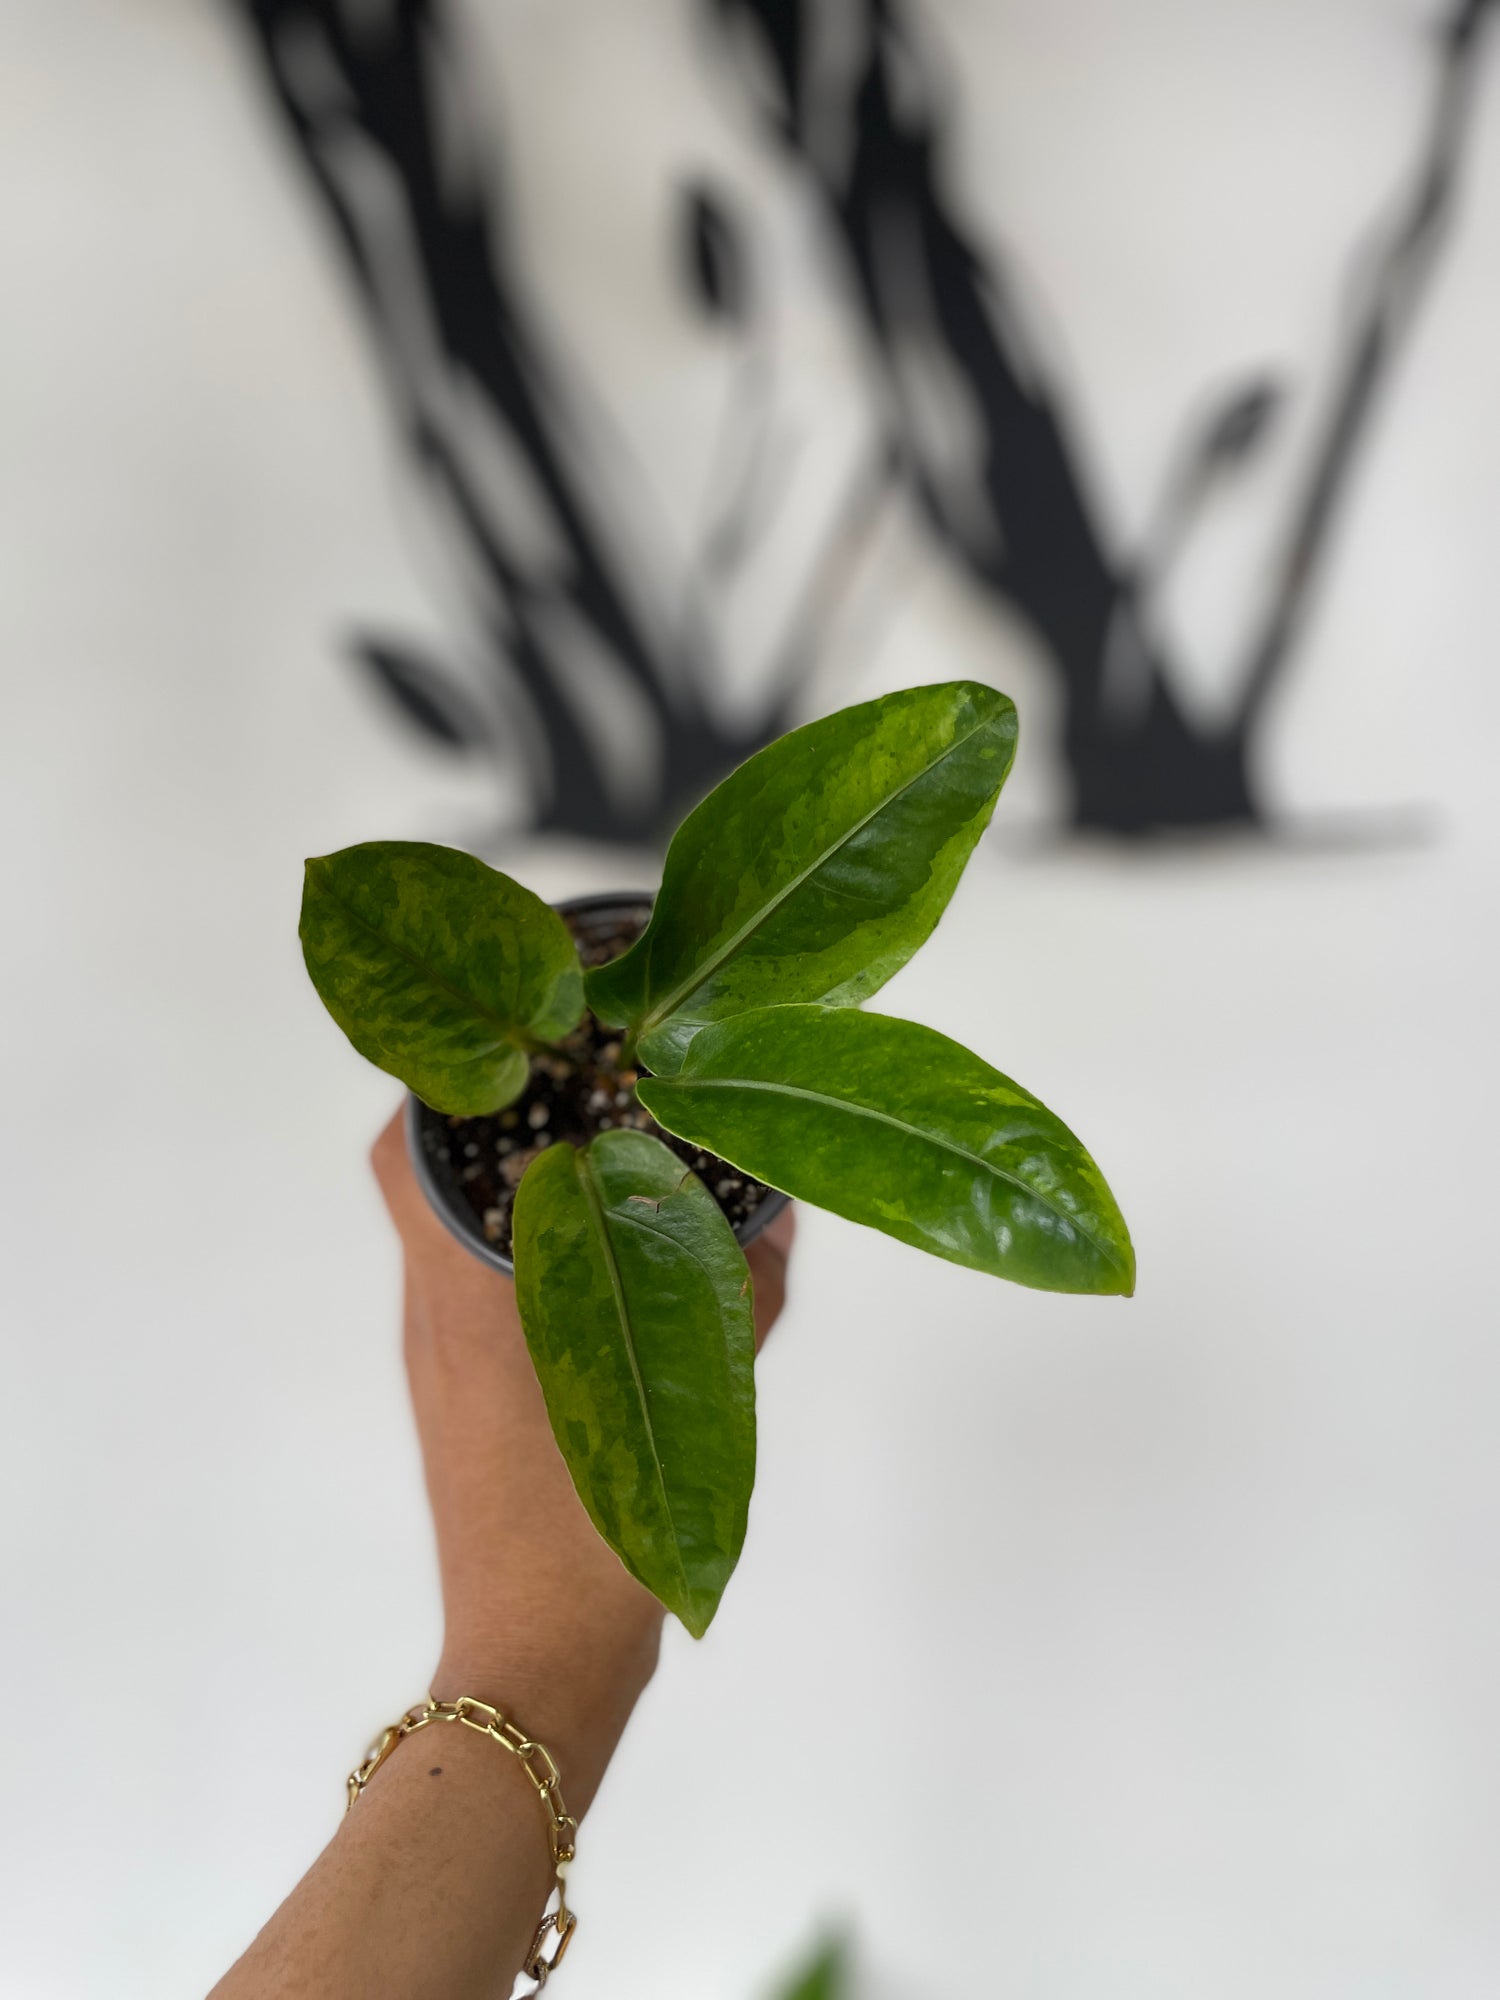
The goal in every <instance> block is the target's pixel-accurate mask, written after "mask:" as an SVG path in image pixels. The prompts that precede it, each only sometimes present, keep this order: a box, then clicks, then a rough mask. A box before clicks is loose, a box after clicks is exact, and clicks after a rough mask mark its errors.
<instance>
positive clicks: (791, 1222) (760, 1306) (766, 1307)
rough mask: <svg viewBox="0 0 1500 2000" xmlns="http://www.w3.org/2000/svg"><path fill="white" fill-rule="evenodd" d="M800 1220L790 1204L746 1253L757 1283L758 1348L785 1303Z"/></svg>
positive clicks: (756, 1322) (756, 1327)
mask: <svg viewBox="0 0 1500 2000" xmlns="http://www.w3.org/2000/svg"><path fill="white" fill-rule="evenodd" d="M796 1229H797V1220H796V1216H795V1214H794V1212H793V1210H792V1209H791V1208H790V1206H788V1207H786V1208H784V1209H783V1210H782V1211H781V1213H780V1214H779V1215H778V1216H777V1217H776V1219H775V1220H774V1221H773V1222H772V1223H770V1224H769V1225H768V1226H767V1228H766V1231H765V1233H764V1235H761V1236H758V1237H757V1238H756V1239H755V1241H754V1242H753V1243H752V1244H751V1245H750V1247H749V1249H748V1250H747V1251H746V1252H745V1261H746V1263H747V1264H748V1265H749V1266H750V1276H751V1279H752V1281H753V1283H754V1286H755V1345H756V1349H757V1351H758V1350H759V1349H760V1347H761V1345H762V1344H763V1342H764V1341H765V1338H766V1336H767V1334H768V1333H769V1332H770V1331H771V1328H772V1327H773V1326H774V1325H775V1324H776V1321H777V1320H778V1319H779V1318H780V1316H781V1309H782V1307H783V1306H784V1305H785V1304H786V1278H787V1263H788V1259H789V1258H790V1255H791V1247H792V1239H793V1237H794V1236H795V1234H796Z"/></svg>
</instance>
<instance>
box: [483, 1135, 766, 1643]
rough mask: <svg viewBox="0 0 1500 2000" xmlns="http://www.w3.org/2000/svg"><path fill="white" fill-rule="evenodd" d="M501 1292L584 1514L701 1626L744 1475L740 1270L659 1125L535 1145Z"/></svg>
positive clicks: (670, 1605) (747, 1428) (687, 1621)
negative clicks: (511, 1285)
mask: <svg viewBox="0 0 1500 2000" xmlns="http://www.w3.org/2000/svg"><path fill="white" fill-rule="evenodd" d="M515 1244H516V1251H515V1255H516V1298H517V1303H518V1304H519V1306H520V1309H521V1324H522V1326H523V1327H524V1328H525V1330H526V1343H527V1345H528V1347H529V1348H530V1349H531V1358H532V1361H533V1362H534V1363H535V1365H536V1372H537V1375H538V1376H539V1377H540V1379H541V1384H542V1393H543V1395H544V1396H545V1397H546V1399H547V1412H548V1415H549V1416H550V1417H551V1419H552V1431H553V1435H554V1436H555V1437H556V1439H557V1443H558V1448H559V1450H560V1451H561V1452H562V1455H563V1457H564V1458H565V1459H566V1460H567V1464H568V1470H569V1471H570V1472H571V1473H572V1475H573V1484H574V1485H575V1486H576V1487H577V1489H578V1494H579V1498H580V1499H581V1500H582V1501H583V1504H584V1506H585V1507H586V1508H587V1509H588V1511H589V1515H590V1518H591V1519H592V1520H593V1523H594V1526H595V1527H596V1528H597V1529H598V1530H599V1532H600V1534H601V1535H602V1536H603V1537H604V1539H605V1541H607V1542H608V1543H609V1545H610V1547H611V1548H612V1549H613V1550H614V1551H615V1553H616V1555H618V1556H619V1558H620V1560H621V1561H622V1562H623V1563H624V1565H625V1567H626V1568H627V1569H628V1570H629V1571H630V1573H631V1575H632V1576H635V1577H638V1578H639V1579H640V1581H641V1582H642V1583H643V1584H645V1586H646V1588H647V1589H648V1590H649V1591H651V1592H653V1593H654V1595H655V1596H657V1597H658V1598H660V1599H661V1601H662V1603H663V1604H665V1605H666V1607H667V1609H668V1610H669V1611H673V1612H675V1613H676V1614H677V1616H678V1617H679V1618H680V1619H681V1620H682V1622H683V1624H684V1625H686V1627H687V1628H688V1630H689V1631H690V1632H691V1633H692V1634H693V1636H694V1637H695V1638H701V1637H702V1636H703V1634H704V1632H705V1631H707V1629H708V1625H709V1621H710V1620H711V1619H712V1617H713V1615H714V1612H715V1611H716V1610H717V1609H718V1604H719V1599H720V1597H722V1595H723V1594H724V1586H725V1584H726V1583H728V1581H729V1577H730V1573H731V1571H732V1570H733V1569H734V1566H735V1564H736V1562H737V1561H738V1560H739V1554H740V1548H741V1545H742V1544H743V1542H744V1539H745V1518H746V1514H747V1511H748V1509H749V1505H750V1489H751V1487H752V1486H753V1485H754V1483H755V1377H754V1370H753V1365H752V1364H753V1361H754V1356H755V1330H754V1315H753V1299H752V1294H751V1289H750V1270H749V1266H748V1265H747V1264H746V1262H745V1256H744V1252H743V1251H742V1250H741V1249H740V1246H739V1244H738V1243H736V1241H735V1239H734V1232H733V1230H732V1229H731V1228H730V1226H729V1224H728V1223H727V1222H726V1221H725V1219H724V1216H723V1214H722V1212H721V1211H720V1209H719V1207H718V1205H717V1203H716V1202H715V1201H714V1198H713V1196H712V1195H711V1194H710V1193H709V1192H708V1190H707V1188H705V1187H704V1185H703V1183H702V1182H701V1181H700V1180H698V1179H697V1177H696V1176H695V1175H693V1174H692V1173H689V1172H688V1171H687V1170H686V1169H685V1168H684V1167H683V1164H682V1162H681V1160H679V1159H678V1158H677V1155H676V1154H675V1153H673V1152H670V1151H669V1150H668V1148H667V1147H665V1146H664V1145H663V1144H662V1143H661V1141H660V1140H659V1139H653V1138H651V1137H649V1136H648V1134H646V1133H644V1132H626V1131H617V1132H604V1133H601V1134H600V1136H599V1137H598V1138H597V1139H595V1140H594V1141H593V1143H592V1144H591V1145H590V1146H589V1147H588V1149H587V1151H580V1150H579V1149H577V1148H575V1147H573V1146H569V1145H566V1144H560V1145H554V1146H549V1147H548V1148H547V1150H546V1151H545V1152H544V1153H541V1154H539V1155H538V1157H537V1158H536V1159H535V1160H534V1161H533V1162H532V1164H531V1166H530V1167H529V1169H528V1170H527V1173H526V1176H525V1178H524V1179H523V1180H522V1182H521V1185H520V1188H519V1190H518V1191H517V1194H516V1211H515Z"/></svg>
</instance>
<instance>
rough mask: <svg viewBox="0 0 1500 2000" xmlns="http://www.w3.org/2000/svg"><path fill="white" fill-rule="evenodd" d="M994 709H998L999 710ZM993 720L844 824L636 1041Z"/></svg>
mask: <svg viewBox="0 0 1500 2000" xmlns="http://www.w3.org/2000/svg"><path fill="white" fill-rule="evenodd" d="M996 712H997V713H999V712H1000V711H996ZM994 720H995V716H994V715H988V716H985V717H984V718H983V719H982V720H981V721H979V722H976V723H975V724H974V726H973V728H972V729H969V730H966V731H965V732H964V734H963V735H962V736H956V737H954V739H953V741H952V742H951V743H949V744H947V745H946V746H945V747H944V748H943V749H942V750H940V751H939V752H938V754H937V756H936V757H934V758H933V759H932V761H931V762H930V763H928V764H924V765H923V766H922V768H921V770H920V771H916V772H914V773H913V774H912V776H911V777H910V778H908V779H907V780H906V782H905V784H902V785H898V786H897V787H896V789H895V791H893V792H887V793H886V795H885V797H884V798H883V799H881V800H879V801H878V802H877V803H876V804H875V805H873V806H871V808H870V810H869V811H868V812H867V813H866V814H865V816H864V818H863V819H861V820H857V821H856V822H855V824H854V825H853V826H851V827H848V828H846V830H845V831H844V832H843V833H841V834H840V835H839V837H838V839H837V840H835V841H834V842H832V844H831V845H830V846H828V847H826V848H824V850H823V852H822V853H821V854H819V855H817V856H816V857H815V858H814V859H813V860H812V861H810V862H809V863H808V864H807V866H806V867H805V868H804V869H803V870H802V872H801V874H800V875H795V876H793V878H792V880H791V881H790V882H788V883H787V884H786V886H785V888H783V889H780V890H778V891H777V893H776V895H774V896H773V897H772V898H771V900H770V902H768V903H765V904H763V905H762V907H761V908H760V909H759V910H757V911H756V912H755V914H754V915H753V916H752V917H751V918H750V919H749V920H748V921H747V922H746V923H744V924H742V925H741V926H740V928H739V929H738V930H737V931H736V932H735V933H734V935H733V936H732V937H730V938H728V939H726V940H725V942H724V944H723V945H722V946H721V947H720V949H719V951H718V953H717V954H716V955H713V956H711V957H710V958H709V959H708V961H707V963H706V964H705V965H704V966H703V968H702V970H701V971H698V972H697V973H696V974H695V975H694V977H692V978H691V979H689V980H686V981H685V982H684V983H683V984H681V985H680V986H678V987H677V989H676V991H675V992H673V993H671V994H669V995H668V996H667V998H666V1000H664V1001H663V1002H662V1003H661V1004H660V1006H659V1007H654V1008H652V1009H650V1010H649V1011H648V1013H647V1014H646V1015H645V1017H644V1018H643V1020H642V1022H641V1025H640V1027H639V1029H638V1030H637V1032H636V1040H637V1042H640V1041H643V1040H644V1039H645V1037H646V1036H647V1035H649V1034H651V1033H652V1032H653V1030H655V1029H657V1028H659V1027H661V1025H662V1024H663V1022H665V1021H669V1020H670V1019H671V1017H672V1016H673V1015H674V1014H675V1013H676V1012H677V1011H678V1009H679V1008H680V1007H681V1005H682V1003H683V1001H684V1000H687V999H689V998H690V997H691V996H692V995H693V994H694V993H696V992H697V991H698V988H699V987H700V986H702V985H704V984H705V983H706V982H707V981H708V980H710V979H712V978H713V976H714V974H715V973H716V972H717V971H718V970H719V967H720V966H721V965H723V964H724V963H725V962H726V960H728V959H729V958H731V957H732V956H733V955H734V953H735V952H737V951H738V950H739V948H740V946H741V945H742V944H743V943H744V942H745V940H746V938H748V937H751V936H753V935H754V933H755V932H756V931H757V930H758V929H759V928H760V926H761V925H762V924H763V923H766V922H767V921H769V919H770V918H771V917H773V916H774V915H775V913H776V912H777V910H779V909H780V908H781V905H782V904H783V903H784V902H785V901H786V900H787V898H788V897H789V896H794V895H795V894H796V893H797V891H798V890H799V889H800V888H801V887H802V885H803V883H804V882H806V880H807V879H808V877H809V876H810V875H814V874H816V873H817V871H818V869H820V868H821V867H822V866H823V865H824V863H825V862H826V861H828V860H830V859H831V858H832V856H834V855H835V854H837V853H838V851H839V849H840V848H842V847H847V846H848V844H849V842H850V841H851V840H853V838H854V836H855V835H856V834H857V833H863V832H864V830H865V828H866V827H867V826H868V825H869V824H870V821H871V820H872V819H875V818H877V817H878V816H879V815H880V814H881V813H883V812H885V811H886V810H887V808H888V807H890V806H893V805H894V804H895V803H896V801H897V799H899V798H903V797H904V796H905V794H906V793H907V792H909V791H910V790H911V788H912V786H913V785H920V784H921V782H922V780H923V779H924V778H926V777H929V776H930V775H931V774H932V772H934V771H935V770H936V769H937V767H938V765H939V764H941V763H943V762H944V761H945V760H946V759H947V758H949V757H952V756H954V755H955V754H956V753H957V752H958V751H959V750H961V749H962V748H963V746H964V745H965V744H966V743H969V742H972V741H973V739H974V738H975V737H976V736H977V735H978V734H979V732H980V731H981V730H982V729H987V728H989V727H990V726H991V724H992V723H993V722H994Z"/></svg>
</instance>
